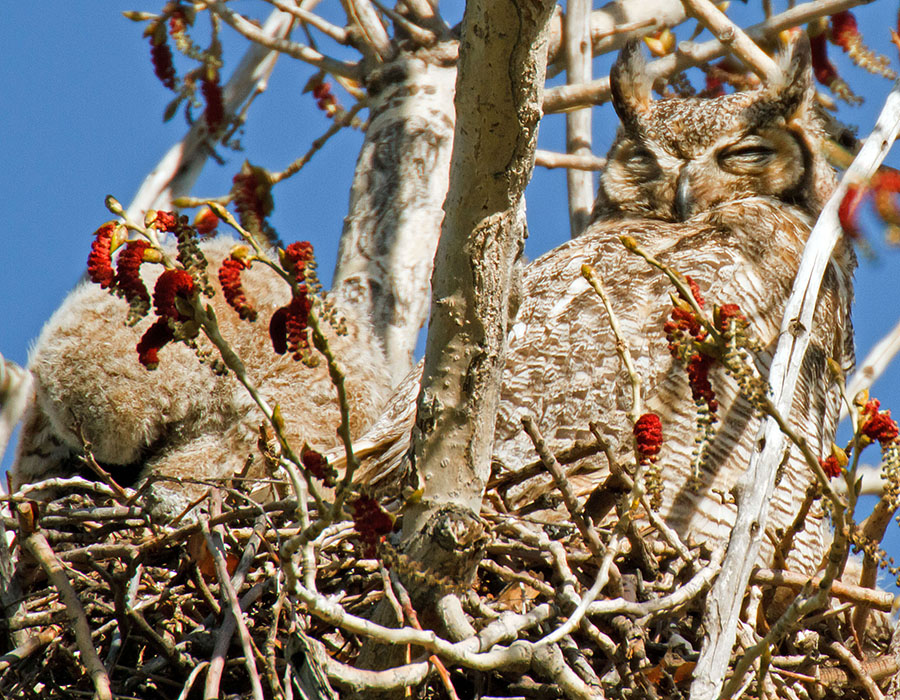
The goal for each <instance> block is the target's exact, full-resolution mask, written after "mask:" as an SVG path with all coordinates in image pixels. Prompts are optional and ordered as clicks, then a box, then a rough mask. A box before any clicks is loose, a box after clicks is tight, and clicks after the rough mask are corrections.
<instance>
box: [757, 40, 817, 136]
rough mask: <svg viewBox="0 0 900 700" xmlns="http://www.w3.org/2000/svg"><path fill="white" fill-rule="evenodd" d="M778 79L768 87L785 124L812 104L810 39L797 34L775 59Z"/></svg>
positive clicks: (813, 92)
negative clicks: (778, 72)
mask: <svg viewBox="0 0 900 700" xmlns="http://www.w3.org/2000/svg"><path fill="white" fill-rule="evenodd" d="M778 65H779V67H780V68H781V79H780V80H778V81H775V82H773V83H772V84H771V85H770V86H769V90H770V92H771V93H772V97H773V98H774V99H775V100H776V102H777V103H778V105H779V107H780V110H779V111H780V112H781V114H782V116H783V117H784V118H785V120H786V121H789V120H790V119H791V118H792V117H794V116H795V115H797V113H798V112H801V111H804V110H805V108H807V107H810V106H811V105H812V104H813V102H814V100H815V92H816V91H815V85H814V83H813V74H812V55H811V52H810V46H809V38H808V37H807V36H806V34H805V33H803V32H800V33H798V35H797V36H796V37H795V38H794V39H793V40H792V41H791V42H790V43H789V44H788V45H787V47H785V49H784V50H783V51H782V52H781V53H780V54H779V56H778Z"/></svg>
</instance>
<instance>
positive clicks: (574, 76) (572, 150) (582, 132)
mask: <svg viewBox="0 0 900 700" xmlns="http://www.w3.org/2000/svg"><path fill="white" fill-rule="evenodd" d="M590 23H591V0H569V2H568V4H567V5H566V18H565V30H566V31H565V39H566V83H567V84H568V85H578V84H582V83H586V82H589V81H590V79H591V61H592V59H593V53H592V50H591V31H590V30H591V27H590ZM566 152H567V153H569V154H571V155H574V156H581V157H588V156H591V155H593V154H592V153H591V110H589V109H579V110H576V111H574V112H569V113H568V114H566ZM566 183H567V184H568V186H569V228H570V232H571V235H572V238H575V237H576V236H579V235H581V233H582V232H583V231H584V229H585V228H586V227H587V225H588V221H589V220H590V217H591V208H592V207H593V206H594V179H593V177H592V175H591V174H590V172H587V171H585V170H573V169H569V170H568V171H567V172H566Z"/></svg>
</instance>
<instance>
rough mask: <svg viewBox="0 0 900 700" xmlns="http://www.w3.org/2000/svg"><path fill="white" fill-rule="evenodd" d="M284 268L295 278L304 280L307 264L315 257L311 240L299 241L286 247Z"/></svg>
mask: <svg viewBox="0 0 900 700" xmlns="http://www.w3.org/2000/svg"><path fill="white" fill-rule="evenodd" d="M283 259H284V268H285V270H287V271H288V272H290V273H291V274H292V275H293V276H294V278H295V279H299V280H302V279H303V273H304V272H305V271H306V266H307V265H308V264H309V263H310V262H311V261H312V259H313V245H312V243H310V242H309V241H297V242H296V243H291V244H290V245H289V246H288V247H287V248H285V249H284V256H283Z"/></svg>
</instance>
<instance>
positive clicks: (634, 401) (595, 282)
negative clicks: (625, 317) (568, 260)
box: [581, 264, 693, 424]
mask: <svg viewBox="0 0 900 700" xmlns="http://www.w3.org/2000/svg"><path fill="white" fill-rule="evenodd" d="M581 274H582V276H583V277H584V278H585V279H586V280H587V281H588V283H589V284H590V285H591V287H593V289H594V291H595V292H597V295H598V296H599V297H600V299H601V300H602V301H603V308H605V309H606V315H607V316H609V327H610V328H611V329H612V332H613V336H615V339H616V354H617V355H618V356H619V359H620V360H622V364H623V365H625V370H626V371H627V372H628V380H629V381H630V382H631V408H630V409H629V411H628V420H630V421H631V422H632V424H633V423H635V422H636V421H637V419H638V418H639V417H640V415H641V413H643V406H642V401H641V377H640V375H639V374H638V373H637V369H635V365H634V358H632V357H631V351H630V350H629V349H628V343H627V342H626V341H625V336H624V335H623V334H622V328H621V326H619V319H618V318H617V317H616V314H615V311H613V307H612V304H611V303H610V301H609V297H608V296H607V294H606V290H605V289H604V288H603V283H602V282H601V281H600V278H599V277H598V276H597V273H596V272H595V271H594V268H593V267H592V266H590V265H588V264H584V265H582V266H581ZM691 298H693V296H692V297H691Z"/></svg>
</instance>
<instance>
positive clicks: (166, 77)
mask: <svg viewBox="0 0 900 700" xmlns="http://www.w3.org/2000/svg"><path fill="white" fill-rule="evenodd" d="M157 34H160V33H159V32H154V33H153V34H151V35H150V60H151V62H152V63H153V72H154V73H155V74H156V77H157V78H159V81H160V82H161V83H162V84H163V85H165V86H166V87H167V88H169V90H174V89H175V62H174V59H173V58H172V49H171V48H169V43H168V42H167V41H166V34H165V32H164V31H163V32H162V33H161V35H162V36H161V38H160V37H159V36H157Z"/></svg>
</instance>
